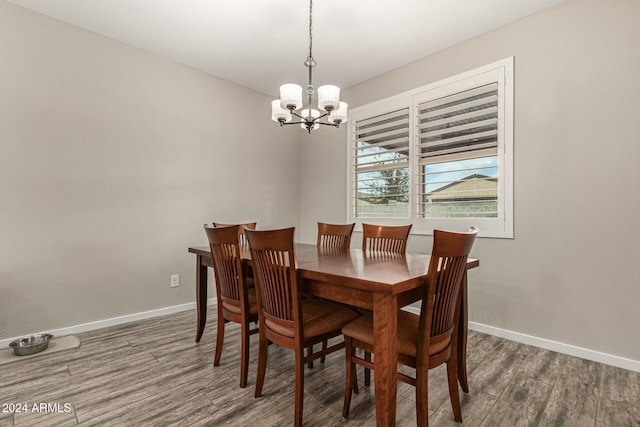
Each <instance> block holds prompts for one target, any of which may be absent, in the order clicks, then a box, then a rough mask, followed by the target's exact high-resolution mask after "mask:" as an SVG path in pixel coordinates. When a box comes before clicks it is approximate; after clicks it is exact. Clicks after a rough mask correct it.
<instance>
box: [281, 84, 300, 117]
mask: <svg viewBox="0 0 640 427" xmlns="http://www.w3.org/2000/svg"><path fill="white" fill-rule="evenodd" d="M280 106H281V107H282V108H285V109H288V110H291V109H292V108H293V109H294V110H297V109H299V108H300V107H302V87H301V86H300V85H297V84H295V83H287V84H283V85H282V86H280Z"/></svg>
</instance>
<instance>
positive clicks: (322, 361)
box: [320, 340, 327, 363]
mask: <svg viewBox="0 0 640 427" xmlns="http://www.w3.org/2000/svg"><path fill="white" fill-rule="evenodd" d="M326 349H327V340H324V341H322V351H325V350H326ZM325 357H326V356H325V355H324V354H323V355H322V356H320V363H324V359H325Z"/></svg>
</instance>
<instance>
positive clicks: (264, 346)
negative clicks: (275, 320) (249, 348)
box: [255, 329, 269, 397]
mask: <svg viewBox="0 0 640 427" xmlns="http://www.w3.org/2000/svg"><path fill="white" fill-rule="evenodd" d="M258 335H259V336H260V340H259V343H258V374H257V376H256V393H255V397H260V396H262V386H263V385H264V374H265V372H266V370H267V354H268V353H269V342H268V341H267V337H265V336H264V334H263V333H262V329H260V332H258Z"/></svg>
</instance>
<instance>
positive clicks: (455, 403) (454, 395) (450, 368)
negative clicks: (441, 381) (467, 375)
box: [447, 359, 462, 423]
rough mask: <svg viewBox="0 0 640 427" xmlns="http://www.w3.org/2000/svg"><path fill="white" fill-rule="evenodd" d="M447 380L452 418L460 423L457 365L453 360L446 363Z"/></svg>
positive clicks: (460, 409)
mask: <svg viewBox="0 0 640 427" xmlns="http://www.w3.org/2000/svg"><path fill="white" fill-rule="evenodd" d="M447 380H448V382H449V399H450V400H451V407H452V408H453V418H454V419H455V420H456V421H457V422H459V423H461V422H462V408H461V407H460V393H459V391H458V363H457V361H456V360H455V359H453V360H452V359H449V360H448V361H447Z"/></svg>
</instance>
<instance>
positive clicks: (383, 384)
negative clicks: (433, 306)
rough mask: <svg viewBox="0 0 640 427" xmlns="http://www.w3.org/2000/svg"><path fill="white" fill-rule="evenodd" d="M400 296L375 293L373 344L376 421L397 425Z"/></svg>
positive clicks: (379, 424)
mask: <svg viewBox="0 0 640 427" xmlns="http://www.w3.org/2000/svg"><path fill="white" fill-rule="evenodd" d="M397 334H398V298H397V297H396V296H395V295H381V294H375V295H374V297H373V345H374V355H373V357H374V363H375V372H374V374H373V376H374V383H375V398H376V425H377V426H378V427H380V426H386V427H389V426H395V424H396V393H397V388H398V353H397V350H396V339H397Z"/></svg>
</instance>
